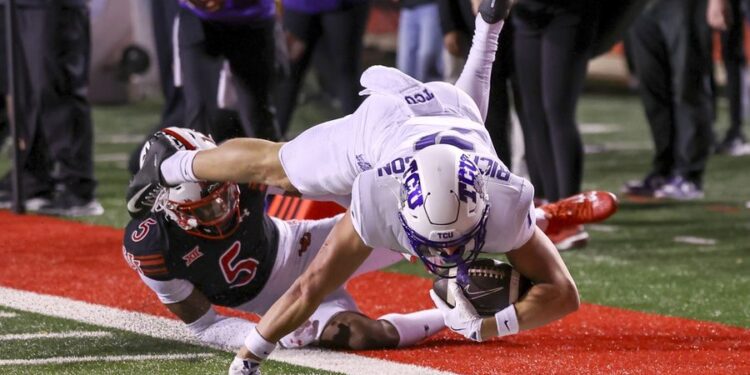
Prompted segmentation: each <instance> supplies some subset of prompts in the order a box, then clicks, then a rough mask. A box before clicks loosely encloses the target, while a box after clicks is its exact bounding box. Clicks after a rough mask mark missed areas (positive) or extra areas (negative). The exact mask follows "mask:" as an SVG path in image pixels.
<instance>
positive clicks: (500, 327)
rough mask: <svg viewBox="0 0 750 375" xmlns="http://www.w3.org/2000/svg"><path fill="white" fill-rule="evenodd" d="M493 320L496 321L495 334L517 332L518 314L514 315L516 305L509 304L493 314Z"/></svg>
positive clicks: (505, 334)
mask: <svg viewBox="0 0 750 375" xmlns="http://www.w3.org/2000/svg"><path fill="white" fill-rule="evenodd" d="M495 322H496V323H497V336H498V337H501V336H508V335H514V334H516V333H518V316H517V315H516V307H515V306H514V305H512V304H511V305H510V306H508V307H506V308H504V309H502V310H500V311H498V312H497V313H496V314H495Z"/></svg>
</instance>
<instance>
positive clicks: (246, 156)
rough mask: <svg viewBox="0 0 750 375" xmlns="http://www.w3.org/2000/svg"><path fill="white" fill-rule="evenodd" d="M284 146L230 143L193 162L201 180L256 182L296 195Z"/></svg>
mask: <svg viewBox="0 0 750 375" xmlns="http://www.w3.org/2000/svg"><path fill="white" fill-rule="evenodd" d="M282 145H283V143H279V142H270V141H266V140H263V139H256V138H235V139H230V140H228V141H226V142H224V143H222V144H220V145H219V146H218V147H216V148H213V149H210V150H203V151H199V152H198V153H197V154H196V155H195V159H193V163H192V167H193V174H194V175H195V178H197V179H199V180H206V181H233V182H239V183H243V182H248V183H253V182H254V183H260V184H265V185H270V186H278V187H280V188H282V189H284V190H286V191H289V192H297V190H296V189H295V188H294V186H292V184H291V183H290V182H289V178H287V176H286V172H284V168H283V167H282V166H281V161H280V160H279V149H280V148H281V146H282ZM162 171H163V172H165V171H164V170H162Z"/></svg>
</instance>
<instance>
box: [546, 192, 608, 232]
mask: <svg viewBox="0 0 750 375" xmlns="http://www.w3.org/2000/svg"><path fill="white" fill-rule="evenodd" d="M539 208H541V209H542V210H543V211H544V213H545V216H546V218H547V220H548V223H549V224H548V225H547V229H546V230H545V233H547V235H554V234H556V233H558V232H560V231H561V230H563V229H570V227H576V226H579V225H581V224H586V223H595V222H597V221H602V220H605V219H607V218H608V217H610V216H612V214H614V213H615V212H616V211H617V197H616V196H615V195H614V194H612V193H610V192H606V191H587V192H584V193H580V194H576V195H573V196H571V197H568V198H565V199H562V200H559V201H557V202H555V203H549V204H545V205H543V206H540V207H539Z"/></svg>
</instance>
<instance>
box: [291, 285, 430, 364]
mask: <svg viewBox="0 0 750 375" xmlns="http://www.w3.org/2000/svg"><path fill="white" fill-rule="evenodd" d="M443 328H445V324H444V322H443V316H442V314H441V313H440V311H439V310H437V309H429V310H423V311H417V312H414V313H410V314H387V315H384V316H382V317H380V318H378V319H372V318H369V317H367V316H365V315H363V314H362V313H361V312H360V311H359V309H358V308H357V305H356V304H355V303H354V300H353V299H352V297H351V295H349V293H347V292H346V291H345V290H344V289H339V290H337V291H335V292H333V293H331V294H330V295H329V296H328V297H327V298H326V299H325V301H323V303H322V304H321V305H320V307H319V308H318V309H317V310H316V311H315V313H313V315H312V316H311V317H310V319H309V320H308V321H307V323H305V324H303V325H302V326H301V327H300V328H299V329H297V330H295V331H294V332H292V333H290V334H289V335H287V336H285V337H284V338H282V339H281V341H280V343H281V344H282V345H283V346H284V347H301V346H304V345H308V344H313V343H314V344H316V345H318V346H320V347H324V348H331V349H349V350H352V349H353V350H366V349H383V348H395V347H403V346H409V345H414V344H416V343H417V342H419V341H422V340H423V339H425V338H427V337H429V336H431V335H433V334H435V333H437V332H439V331H441V330H442V329H443ZM313 334H315V337H313V336H312V335H313Z"/></svg>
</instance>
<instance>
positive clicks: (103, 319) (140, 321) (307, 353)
mask: <svg viewBox="0 0 750 375" xmlns="http://www.w3.org/2000/svg"><path fill="white" fill-rule="evenodd" d="M0 305H3V306H7V307H9V308H13V309H18V310H23V311H29V312H34V313H39V314H43V315H47V316H55V317H59V318H64V319H72V320H76V321H80V322H84V323H88V324H94V325H98V326H103V327H109V328H116V329H121V330H125V331H130V332H135V333H139V334H142V335H146V336H151V337H157V338H163V339H168V340H175V341H180V342H189V343H193V344H198V345H202V344H200V343H198V342H197V341H196V340H195V339H194V338H193V337H192V336H191V334H190V333H189V332H188V331H187V330H186V329H185V327H184V325H183V324H182V323H181V322H179V321H177V320H173V319H167V318H162V317H158V316H153V315H148V314H144V313H138V312H133V311H125V310H121V309H116V308H112V307H107V306H102V305H95V304H91V303H87V302H81V301H76V300H72V299H68V298H63V297H57V296H50V295H44V294H37V293H32V292H26V291H21V290H17V289H10V288H4V287H0ZM271 359H273V360H276V361H281V362H286V363H291V364H295V365H299V366H305V367H312V368H315V369H320V370H326V371H333V372H340V373H344V374H353V375H382V374H400V375H412V374H413V375H422V374H425V375H442V374H451V373H449V372H444V371H438V370H435V369H431V368H427V367H421V366H416V365H408V364H402V363H398V362H391V361H386V360H383V359H376V358H369V357H364V356H359V355H356V354H349V353H341V352H331V351H323V350H315V349H290V350H284V349H278V350H275V351H274V352H273V354H271ZM2 363H4V362H0V364H2ZM227 366H229V363H227Z"/></svg>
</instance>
